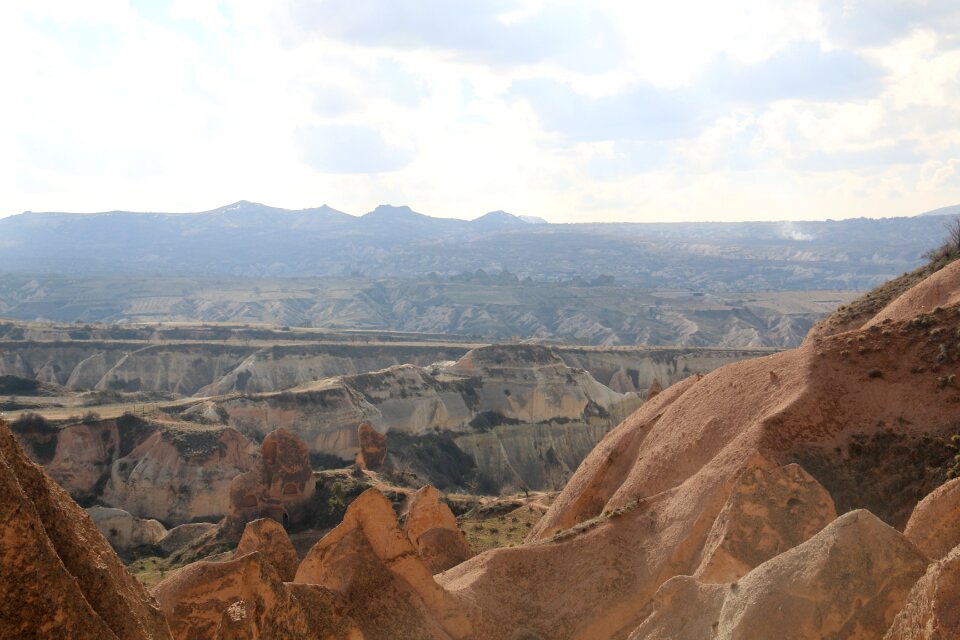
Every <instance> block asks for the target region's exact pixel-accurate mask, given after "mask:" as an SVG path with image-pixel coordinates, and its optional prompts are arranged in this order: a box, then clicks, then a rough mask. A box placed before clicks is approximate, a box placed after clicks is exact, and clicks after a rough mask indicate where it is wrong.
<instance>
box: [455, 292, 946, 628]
mask: <svg viewBox="0 0 960 640" xmlns="http://www.w3.org/2000/svg"><path fill="white" fill-rule="evenodd" d="M958 329H960V313H958V308H957V307H956V306H953V307H949V308H945V309H943V310H942V311H941V312H939V313H937V314H931V315H930V316H925V318H924V320H923V322H922V323H915V322H913V321H912V320H911V321H907V322H896V321H892V322H890V323H887V324H886V325H884V326H883V328H882V329H869V328H868V329H863V330H858V331H853V332H849V333H843V334H838V335H834V336H829V337H821V338H815V339H812V340H809V341H807V342H806V343H805V344H804V345H803V346H802V347H800V348H798V349H795V350H792V351H787V352H782V353H778V354H774V355H771V356H768V357H765V358H758V359H755V360H750V361H747V362H739V363H735V364H732V365H728V366H726V367H723V368H721V369H718V370H716V371H714V372H712V373H710V374H708V375H706V376H703V377H702V378H690V379H688V380H686V381H683V382H680V383H677V384H674V385H672V386H670V387H668V388H667V389H665V390H664V391H663V392H662V393H660V394H659V395H657V396H656V397H654V398H653V399H652V400H651V401H649V402H647V403H646V404H644V406H643V407H641V408H640V409H639V410H638V411H637V412H635V413H634V414H633V415H631V416H630V418H628V419H627V420H626V421H624V422H623V423H622V424H621V425H620V426H619V427H617V428H616V429H614V430H613V431H612V432H610V433H609V434H608V435H607V436H606V437H605V438H604V439H603V440H602V441H601V442H600V443H599V444H598V445H597V447H596V448H595V449H594V450H593V452H592V453H591V454H590V455H589V456H587V458H586V459H585V460H584V462H583V463H582V464H581V465H580V467H579V469H578V470H577V472H576V474H575V475H574V477H573V478H572V479H571V480H570V482H569V483H567V486H566V488H565V489H564V490H563V492H562V493H561V494H560V496H559V497H558V498H557V500H556V501H555V502H554V504H553V505H552V506H551V508H550V510H549V511H548V512H547V514H545V516H544V517H543V519H542V520H541V522H540V523H539V524H538V525H537V526H536V528H535V529H534V531H533V533H532V536H531V541H533V542H535V544H532V545H531V544H528V545H526V546H525V547H521V548H505V549H503V548H502V549H496V550H492V551H488V552H486V553H483V554H481V555H479V556H476V557H474V558H471V559H469V560H467V561H466V562H463V563H461V564H460V565H457V566H455V567H453V568H452V569H450V570H448V571H446V572H444V573H442V574H440V575H438V576H437V581H438V582H439V583H440V584H441V586H443V587H444V588H446V589H447V590H448V591H449V592H450V593H451V594H452V595H453V596H454V597H456V598H457V599H460V600H462V601H468V602H471V603H472V604H474V605H476V607H477V608H478V610H480V611H482V612H483V615H482V616H479V617H477V618H473V619H472V622H473V623H474V629H475V631H476V633H477V635H479V636H481V637H489V638H494V639H499V638H504V639H507V638H510V635H509V634H508V633H506V632H505V631H503V630H504V629H516V628H519V627H520V626H521V624H522V626H523V628H524V629H525V630H526V632H527V633H530V634H536V635H538V636H540V637H543V638H547V637H549V638H623V637H626V635H628V634H629V633H630V631H631V630H632V629H634V628H636V627H637V626H638V625H639V624H640V623H641V622H642V620H643V619H644V616H645V607H646V606H647V603H649V602H650V600H651V598H652V597H653V595H654V593H655V592H656V591H657V589H658V588H659V587H660V586H661V585H662V584H663V583H664V582H665V581H666V580H667V579H669V578H670V577H672V576H677V575H688V576H692V575H694V574H695V573H696V572H697V571H698V569H700V566H701V564H702V563H703V560H704V558H702V550H703V549H704V548H705V547H706V545H707V541H708V539H709V538H710V535H711V531H713V530H714V527H715V525H716V524H717V519H718V517H719V516H720V514H721V513H722V512H723V510H724V508H725V505H727V504H728V501H729V500H730V498H731V495H732V494H733V492H734V490H735V487H736V484H737V482H738V479H739V478H741V477H742V473H743V471H744V470H745V469H749V468H751V467H754V466H756V459H757V458H758V457H759V458H761V459H764V460H768V461H770V463H772V464H773V465H774V466H775V467H776V466H783V465H787V464H790V463H798V464H800V465H801V466H802V467H803V469H805V470H806V471H807V472H808V473H809V475H810V476H812V477H813V478H814V479H815V480H816V481H817V482H818V483H820V484H821V485H822V486H823V487H824V488H825V489H826V490H827V491H828V492H829V493H830V496H831V497H832V499H833V501H834V503H835V505H836V509H837V511H840V512H845V511H849V510H851V509H857V508H869V509H870V510H871V511H873V512H874V513H876V514H877V516H878V517H880V518H881V519H882V520H884V521H886V522H887V523H889V524H891V525H894V526H897V527H901V526H903V525H904V524H905V523H906V521H907V518H908V517H909V514H910V512H911V511H912V510H913V507H914V506H915V505H916V503H917V502H918V501H919V500H920V499H921V498H922V497H923V496H924V495H926V494H927V493H929V491H931V490H932V489H933V488H934V487H935V486H936V485H937V484H938V483H939V482H940V478H942V474H943V468H944V465H946V463H947V461H948V460H950V459H951V458H952V453H950V451H949V450H948V449H947V448H946V447H944V446H943V445H942V443H941V444H937V443H938V440H937V438H938V437H939V438H942V437H945V436H947V435H950V434H952V433H954V431H953V429H954V425H955V423H956V415H957V407H958V406H960V389H957V388H953V387H952V386H950V385H942V384H938V378H942V377H945V376H947V375H949V374H950V372H951V371H952V370H955V368H956V367H955V364H954V363H955V362H956V355H957V347H956V346H955V345H953V344H952V343H951V344H950V345H949V346H948V349H949V354H948V355H949V357H950V359H948V360H942V361H940V360H938V353H939V351H940V349H939V344H938V342H937V341H936V340H931V333H933V335H934V336H936V335H944V336H947V335H955V334H956V332H957V330H958ZM934 364H937V366H939V370H937V371H930V370H929V367H931V366H933V365H934ZM878 372H879V373H878ZM941 442H942V441H941ZM814 493H816V492H814ZM788 501H789V500H788ZM786 513H789V510H787V511H786ZM718 526H720V525H718ZM790 529H791V527H786V528H785V529H784V530H785V531H790ZM811 530H812V527H811ZM776 535H779V536H782V535H783V534H782V533H778V534H776ZM802 535H806V533H803V534H802ZM802 535H800V536H798V537H797V539H799V538H801V537H802ZM775 538H776V536H774V539H775ZM784 544H788V543H784ZM624 549H629V552H628V553H627V552H625V551H624ZM778 549H779V547H777V546H774V547H771V548H769V549H766V550H765V551H764V553H763V554H761V556H758V557H757V560H760V559H762V557H763V556H764V555H766V554H768V553H775V552H776V551H777V550H778ZM778 557H779V556H778ZM752 562H753V561H751V562H748V563H746V564H747V565H749V564H752ZM745 568H748V567H742V568H740V569H738V571H741V570H743V569H745ZM573 584H576V585H578V588H577V589H569V588H566V587H565V585H573ZM534 592H536V593H549V594H550V597H549V598H543V599H537V600H536V602H530V599H529V598H527V597H525V595H524V594H529V593H534ZM518 601H523V602H524V603H525V604H524V606H523V607H522V613H520V608H518V607H516V605H515V604H514V603H515V602H518ZM871 611H873V612H874V614H876V611H877V610H876V609H871ZM894 613H895V611H894ZM874 614H871V615H874ZM884 615H886V614H885V613H884ZM881 617H882V616H881ZM878 619H879V618H878ZM864 624H866V622H864ZM872 628H879V627H876V626H874V627H872ZM882 633H883V631H880V632H879V635H882ZM874 637H877V636H874Z"/></svg>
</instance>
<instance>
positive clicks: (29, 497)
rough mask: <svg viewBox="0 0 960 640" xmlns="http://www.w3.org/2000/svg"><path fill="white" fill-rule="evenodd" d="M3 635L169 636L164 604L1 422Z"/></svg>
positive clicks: (0, 590)
mask: <svg viewBox="0 0 960 640" xmlns="http://www.w3.org/2000/svg"><path fill="white" fill-rule="evenodd" d="M0 565H2V566H3V570H2V571H0V637H2V638H11V639H12V638H17V639H24V640H27V639H32V638H36V639H38V640H39V639H45V638H52V637H61V638H78V639H80V640H83V639H86V638H89V639H91V640H93V639H102V638H118V639H127V638H130V639H132V640H140V639H144V640H147V639H150V640H163V639H166V638H169V637H170V632H169V630H168V628H167V625H166V622H165V621H164V619H163V617H162V615H160V612H159V610H158V609H157V607H156V604H155V603H154V602H153V600H152V599H151V598H150V596H149V595H148V594H147V592H146V591H145V590H144V588H143V587H142V586H141V585H140V584H139V583H138V582H137V581H136V579H134V578H133V576H131V575H130V574H129V573H127V572H126V570H125V569H124V567H123V565H122V564H121V563H120V560H119V559H118V558H117V556H116V554H115V553H114V552H113V550H112V549H111V548H110V545H109V544H107V542H106V540H104V539H103V536H101V535H100V533H99V532H98V531H97V528H96V527H95V526H94V524H93V522H92V521H91V520H90V518H89V517H88V516H87V514H86V513H85V512H84V511H83V509H81V508H80V507H78V506H77V505H76V503H74V502H73V500H71V499H70V497H69V496H68V495H67V494H66V492H65V491H63V489H61V488H60V487H59V486H57V484H56V483H54V482H53V481H51V480H50V479H49V478H48V477H47V476H46V475H45V474H44V473H43V471H41V469H40V468H39V467H37V466H36V465H34V464H33V463H32V462H30V461H29V460H28V459H27V457H26V456H25V455H24V453H23V451H22V450H21V449H20V448H19V446H18V445H17V443H16V441H15V440H14V438H13V436H12V434H11V433H10V431H9V430H8V428H7V427H6V425H4V424H3V423H2V422H0Z"/></svg>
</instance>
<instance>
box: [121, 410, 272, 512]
mask: <svg viewBox="0 0 960 640" xmlns="http://www.w3.org/2000/svg"><path fill="white" fill-rule="evenodd" d="M255 455H256V444H254V443H253V442H250V441H249V440H247V439H246V438H245V437H243V436H242V435H240V433H238V432H237V431H236V430H234V429H229V428H213V429H200V430H197V429H192V428H189V427H188V428H184V429H178V428H163V429H160V430H158V431H157V432H156V433H154V434H153V435H152V436H150V438H148V439H147V440H146V441H145V442H143V443H142V444H141V445H140V446H138V447H136V448H135V449H134V450H133V451H131V452H130V454H129V455H128V456H126V457H123V458H120V459H119V460H117V461H116V462H114V463H113V468H112V470H111V473H110V481H109V482H108V483H107V486H106V488H105V489H104V492H103V500H104V502H106V503H107V504H109V505H112V506H115V507H119V508H122V509H124V510H126V511H129V512H130V513H132V514H134V515H136V516H139V517H146V518H156V519H157V520H161V521H163V522H166V523H168V524H171V525H176V524H183V523H186V522H190V521H191V520H194V519H201V518H202V519H217V518H220V517H222V516H224V515H226V514H227V513H228V512H229V510H230V483H231V481H232V480H233V478H234V477H235V476H236V475H237V474H239V473H243V472H245V471H247V470H249V469H251V468H253V465H254V461H255Z"/></svg>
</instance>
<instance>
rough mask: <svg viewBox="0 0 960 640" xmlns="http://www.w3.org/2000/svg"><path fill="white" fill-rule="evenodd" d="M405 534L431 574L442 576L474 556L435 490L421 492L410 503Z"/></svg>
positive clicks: (405, 519) (452, 516)
mask: <svg viewBox="0 0 960 640" xmlns="http://www.w3.org/2000/svg"><path fill="white" fill-rule="evenodd" d="M409 501H410V503H409V505H408V506H407V510H406V514H405V516H404V518H403V525H402V526H403V530H404V531H405V532H406V534H407V537H408V538H409V539H410V544H412V545H413V548H414V549H416V551H417V553H418V554H419V555H420V558H421V560H423V562H424V564H426V565H427V568H428V569H429V570H430V572H431V573H440V572H441V571H446V570H447V569H449V568H450V567H453V566H456V565H458V564H460V563H461V562H463V561H464V560H466V559H467V558H469V557H470V556H471V555H473V554H472V553H471V551H470V545H469V544H468V543H467V539H466V537H465V536H464V535H463V532H461V531H460V529H458V528H457V519H456V518H455V517H454V515H453V512H452V511H450V507H448V506H447V505H446V504H445V503H443V502H441V500H440V493H439V492H438V491H437V490H436V488H434V487H432V486H429V485H428V486H426V487H423V488H422V489H419V490H418V491H417V492H416V493H415V494H414V495H413V496H411V497H410V499H409Z"/></svg>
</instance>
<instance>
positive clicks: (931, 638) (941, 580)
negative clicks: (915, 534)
mask: <svg viewBox="0 0 960 640" xmlns="http://www.w3.org/2000/svg"><path fill="white" fill-rule="evenodd" d="M957 602H960V547H958V548H955V549H954V550H953V551H952V552H950V554H948V555H947V556H946V557H944V558H943V559H941V560H939V561H937V562H935V563H933V564H932V565H930V567H929V568H928V569H927V573H926V574H925V575H924V576H923V578H921V579H920V581H919V582H917V584H916V585H914V587H913V589H912V590H911V591H910V595H909V596H907V602H906V604H905V605H904V606H903V609H901V610H900V613H898V614H897V617H896V619H895V620H894V621H893V625H891V627H890V629H889V631H887V635H885V636H884V640H949V639H950V638H960V608H958V607H957Z"/></svg>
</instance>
